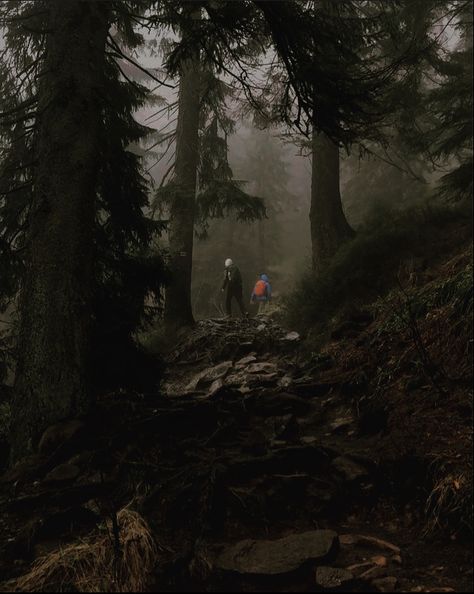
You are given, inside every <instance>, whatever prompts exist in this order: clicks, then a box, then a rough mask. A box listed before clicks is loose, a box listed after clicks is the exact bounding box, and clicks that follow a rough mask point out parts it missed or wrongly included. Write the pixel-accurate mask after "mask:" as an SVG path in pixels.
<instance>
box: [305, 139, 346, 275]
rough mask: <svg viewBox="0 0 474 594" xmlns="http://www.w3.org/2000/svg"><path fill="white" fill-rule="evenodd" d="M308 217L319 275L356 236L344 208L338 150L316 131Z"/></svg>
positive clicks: (315, 267) (313, 257)
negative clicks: (345, 243) (347, 242)
mask: <svg viewBox="0 0 474 594" xmlns="http://www.w3.org/2000/svg"><path fill="white" fill-rule="evenodd" d="M309 218H310V222H311V243H312V260H313V270H314V271H315V272H316V274H319V273H320V272H321V271H322V270H323V269H324V267H325V266H326V265H327V264H328V262H329V261H330V260H331V258H332V257H333V256H334V254H335V253H336V252H337V250H338V249H339V248H340V247H341V245H342V244H343V243H344V242H346V241H347V240H349V239H350V238H351V237H353V235H354V231H353V230H352V228H351V227H350V226H349V223H348V222H347V220H346V217H345V215H344V211H343V209H342V202H341V194H340V187H339V148H338V147H337V145H336V144H335V143H334V142H333V141H332V140H331V139H330V138H329V137H328V136H326V135H325V134H324V133H320V134H317V133H316V132H313V158H312V180H311V209H310V214H309Z"/></svg>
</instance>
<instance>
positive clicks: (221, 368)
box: [203, 361, 233, 382]
mask: <svg viewBox="0 0 474 594" xmlns="http://www.w3.org/2000/svg"><path fill="white" fill-rule="evenodd" d="M232 365H233V363H232V361H224V362H222V363H219V365H216V366H215V367H211V368H210V369H207V370H206V372H205V375H204V377H203V379H205V380H206V381H208V382H213V381H214V380H216V379H219V378H221V377H224V376H226V375H227V372H228V371H229V369H231V368H232Z"/></svg>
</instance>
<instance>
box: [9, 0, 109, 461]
mask: <svg viewBox="0 0 474 594" xmlns="http://www.w3.org/2000/svg"><path fill="white" fill-rule="evenodd" d="M49 10H50V17H49V23H48V30H49V31H50V32H49V33H48V35H47V38H46V39H47V40H46V55H45V63H44V75H43V78H42V81H41V83H40V91H39V93H40V101H39V109H38V113H39V120H38V141H37V142H38V145H37V146H38V165H37V169H36V173H35V180H34V197H33V204H32V209H31V212H30V232H29V241H28V246H27V249H28V252H27V254H28V257H27V270H26V273H25V279H24V284H23V287H22V294H21V300H20V308H21V323H20V336H19V345H18V353H19V358H18V366H17V373H16V382H15V395H14V400H13V410H12V414H13V418H12V459H13V460H14V461H15V460H18V459H19V458H21V457H23V456H24V455H26V454H29V453H31V452H32V451H34V449H35V447H36V445H37V442H38V439H39V438H40V436H41V433H42V432H43V431H44V430H45V429H46V428H47V427H48V426H49V425H51V424H53V423H56V422H59V421H62V420H64V419H66V418H68V417H71V416H75V415H77V414H81V413H83V412H85V411H86V410H87V408H88V405H89V391H88V387H87V379H86V369H87V355H88V350H89V344H88V342H89V336H90V326H91V292H92V276H93V262H94V253H93V233H94V217H95V192H96V181H97V169H98V159H99V148H100V146H99V143H100V129H101V108H100V97H101V95H102V90H101V86H102V84H103V73H104V60H105V41H106V37H107V32H108V20H109V19H108V3H104V2H92V1H91V2H84V1H80V0H68V1H67V2H65V1H64V0H53V1H51V2H49Z"/></svg>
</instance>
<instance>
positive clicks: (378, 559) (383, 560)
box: [370, 555, 388, 567]
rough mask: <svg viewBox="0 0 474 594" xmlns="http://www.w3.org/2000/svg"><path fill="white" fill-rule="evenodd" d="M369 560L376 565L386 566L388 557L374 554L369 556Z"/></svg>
mask: <svg viewBox="0 0 474 594" xmlns="http://www.w3.org/2000/svg"><path fill="white" fill-rule="evenodd" d="M370 560H371V561H372V563H373V564H374V565H377V567H387V565H388V559H387V557H384V556H383V555H375V557H371V558H370Z"/></svg>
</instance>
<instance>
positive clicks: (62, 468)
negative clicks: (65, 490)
mask: <svg viewBox="0 0 474 594" xmlns="http://www.w3.org/2000/svg"><path fill="white" fill-rule="evenodd" d="M79 473H80V470H79V467H78V466H76V465H75V464H60V465H59V466H56V468H53V470H51V472H49V473H48V474H47V475H46V477H45V479H44V482H45V483H65V482H68V481H73V480H74V479H76V478H77V477H78V476H79Z"/></svg>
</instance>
